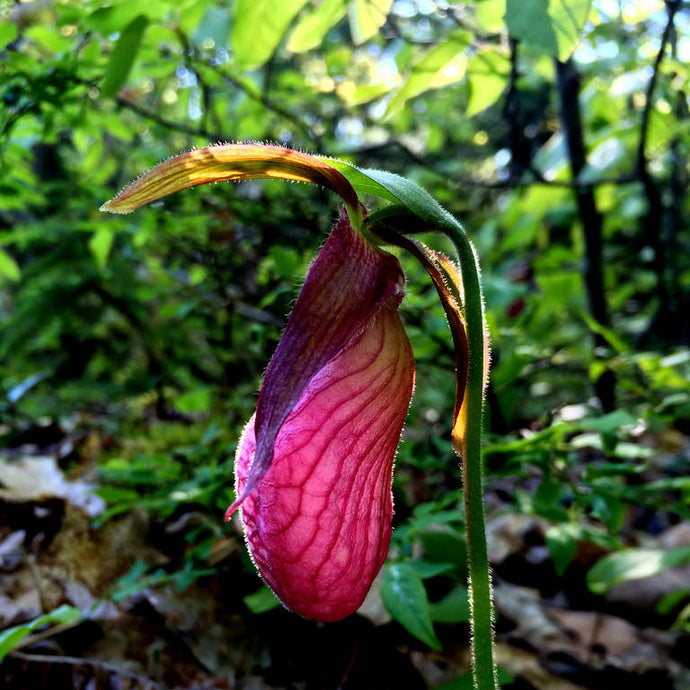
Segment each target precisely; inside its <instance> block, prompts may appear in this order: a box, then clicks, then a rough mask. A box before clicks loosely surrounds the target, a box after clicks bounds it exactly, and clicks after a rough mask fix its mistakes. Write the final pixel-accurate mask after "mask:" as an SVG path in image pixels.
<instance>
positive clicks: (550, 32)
mask: <svg viewBox="0 0 690 690" xmlns="http://www.w3.org/2000/svg"><path fill="white" fill-rule="evenodd" d="M506 25H507V27H508V31H509V32H510V35H511V36H512V37H513V38H516V39H518V40H519V41H523V42H524V43H526V44H527V45H529V46H531V47H532V48H535V49H536V50H539V51H543V52H545V53H548V54H549V55H554V56H555V55H558V39H557V38H556V32H555V31H554V28H553V24H552V23H551V17H550V16H549V0H507V1H506Z"/></svg>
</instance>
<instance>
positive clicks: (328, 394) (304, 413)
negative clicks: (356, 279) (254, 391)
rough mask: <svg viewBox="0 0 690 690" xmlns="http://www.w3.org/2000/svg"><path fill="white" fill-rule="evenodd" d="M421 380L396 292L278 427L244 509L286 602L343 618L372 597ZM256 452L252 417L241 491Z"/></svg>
mask: <svg viewBox="0 0 690 690" xmlns="http://www.w3.org/2000/svg"><path fill="white" fill-rule="evenodd" d="M356 287H357V286H355V285H353V286H352V289H353V290H356ZM413 385H414V360H413V357H412V351H411V349H410V345H409V342H408V340H407V336H406V335H405V332H404V330H403V327H402V324H401V322H400V318H399V316H398V313H397V300H396V299H395V298H389V299H388V300H387V302H386V303H385V304H384V305H383V306H381V308H380V309H379V310H378V312H377V313H376V315H375V316H374V318H373V319H372V321H371V323H370V324H369V326H368V327H367V328H366V329H365V330H364V331H363V332H362V333H360V335H359V337H358V339H357V340H356V341H355V342H354V343H352V344H351V345H350V346H349V347H347V348H346V349H345V350H343V351H342V352H340V353H339V354H338V355H337V356H336V357H335V358H333V359H332V360H331V361H330V362H328V364H326V365H325V366H324V367H323V368H322V369H320V370H319V371H318V372H317V373H316V374H315V375H314V377H313V378H312V379H311V381H310V382H309V384H308V385H307V387H306V388H305V389H304V390H303V392H302V395H301V397H300V399H299V401H298V402H297V404H296V405H295V406H294V408H293V409H292V411H291V412H290V414H289V415H288V417H287V419H286V420H285V422H284V423H283V425H282V426H281V427H280V430H279V432H278V434H277V436H276V439H275V446H274V455H273V462H272V464H271V466H270V468H269V469H268V471H267V472H266V473H265V474H264V475H263V477H262V478H261V479H260V480H259V481H258V483H257V485H256V488H255V490H254V491H253V492H252V493H250V494H249V495H248V496H247V498H246V499H245V501H244V503H243V504H242V519H243V522H244V525H245V530H246V537H247V543H248V545H249V549H250V553H251V555H252V558H253V559H254V562H255V563H256V565H257V567H258V569H259V572H260V573H261V575H262V576H263V578H264V580H265V581H266V582H267V583H268V585H269V586H270V587H271V589H273V591H274V592H275V593H276V595H277V596H278V598H279V599H280V600H281V601H282V602H283V603H284V604H285V605H286V606H287V607H288V608H290V609H292V610H294V611H296V612H298V613H300V614H302V615H304V616H307V617H309V618H314V619H316V620H321V621H335V620H340V619H341V618H344V617H345V616H347V615H349V614H351V613H353V612H354V611H355V610H356V609H357V608H358V607H359V605H360V604H361V603H362V601H363V599H364V597H365V596H366V593H367V592H368V590H369V587H370V586H371V583H372V581H373V579H374V577H375V576H376V574H377V573H378V571H379V569H380V568H381V565H382V564H383V562H384V560H385V558H386V554H387V552H388V546H389V543H390V538H391V519H392V513H393V501H392V495H391V481H392V473H393V460H394V456H395V450H396V447H397V445H398V441H399V438H400V432H401V429H402V426H403V423H404V420H405V415H406V413H407V408H408V405H409V402H410V397H411V395H412V389H413ZM255 452H256V437H255V432H254V418H253V417H252V419H251V420H250V421H249V423H248V424H247V426H246V428H245V430H244V433H243V436H242V439H241V442H240V446H239V449H238V454H237V466H236V472H237V491H238V494H242V493H243V491H244V488H245V486H246V481H247V476H248V474H249V473H250V471H251V466H252V462H253V460H254V454H255Z"/></svg>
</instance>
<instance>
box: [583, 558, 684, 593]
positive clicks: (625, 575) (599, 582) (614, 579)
mask: <svg viewBox="0 0 690 690" xmlns="http://www.w3.org/2000/svg"><path fill="white" fill-rule="evenodd" d="M688 562H690V546H680V547H678V548H676V549H669V550H667V551H665V550H663V549H627V550H626V551H620V552H618V553H612V554H610V555H608V556H604V558H602V559H601V560H599V561H597V563H596V564H595V565H594V566H593V567H592V568H590V569H589V572H588V573H587V586H588V587H589V588H590V589H591V590H592V592H594V593H595V594H605V593H606V592H608V590H609V589H611V587H613V586H614V585H616V584H618V583H619V582H625V581H627V580H638V579H641V578H643V577H651V576H652V575H657V574H658V573H660V572H663V571H664V570H667V569H668V568H674V567H676V566H679V565H684V564H685V563H688Z"/></svg>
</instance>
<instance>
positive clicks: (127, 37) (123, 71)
mask: <svg viewBox="0 0 690 690" xmlns="http://www.w3.org/2000/svg"><path fill="white" fill-rule="evenodd" d="M148 23H149V20H148V19H147V18H146V17H145V16H144V15H143V14H140V15H139V16H138V17H135V18H134V19H133V20H132V21H131V22H130V23H129V24H128V25H127V26H126V27H125V28H124V30H123V31H122V33H121V34H120V38H118V39H117V43H116V44H115V47H114V48H113V52H112V53H111V54H110V62H108V69H107V70H106V73H105V79H104V80H103V85H102V86H101V95H102V96H103V97H104V98H109V97H111V96H114V95H115V94H116V93H117V92H118V91H119V90H120V88H121V87H122V85H123V84H124V83H125V82H126V81H127V77H128V76H129V73H130V71H131V69H132V65H133V64H134V61H135V60H136V57H137V53H138V52H139V47H140V46H141V40H142V38H143V37H144V31H145V30H146V26H147V25H148Z"/></svg>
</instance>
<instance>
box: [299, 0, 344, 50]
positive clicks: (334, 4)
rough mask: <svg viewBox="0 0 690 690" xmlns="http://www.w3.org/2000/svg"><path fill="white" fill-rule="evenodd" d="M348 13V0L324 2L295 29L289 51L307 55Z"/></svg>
mask: <svg viewBox="0 0 690 690" xmlns="http://www.w3.org/2000/svg"><path fill="white" fill-rule="evenodd" d="M346 13H347V2H346V0H324V1H323V2H322V3H321V5H320V6H319V7H318V8H317V9H316V10H314V11H313V12H309V13H308V14H306V15H305V16H304V17H303V18H302V19H301V20H300V21H299V22H298V23H297V26H296V27H295V28H294V29H293V31H292V33H291V34H290V38H289V40H288V44H287V49H288V50H289V51H290V52H292V53H305V52H306V51H308V50H312V49H313V48H317V47H318V46H320V45H321V43H322V42H323V39H324V36H325V35H326V34H327V33H328V31H329V29H330V28H331V27H332V26H333V25H334V24H336V23H337V22H339V21H340V20H341V19H342V18H343V17H344V16H345V14H346Z"/></svg>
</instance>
